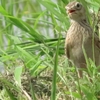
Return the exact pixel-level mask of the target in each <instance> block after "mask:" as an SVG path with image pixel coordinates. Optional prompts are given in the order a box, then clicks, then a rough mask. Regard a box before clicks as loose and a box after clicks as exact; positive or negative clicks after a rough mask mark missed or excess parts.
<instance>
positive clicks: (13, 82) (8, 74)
mask: <svg viewBox="0 0 100 100" xmlns="http://www.w3.org/2000/svg"><path fill="white" fill-rule="evenodd" d="M70 1H71V0H61V1H60V0H55V2H54V1H53V0H17V1H16V0H9V1H7V0H1V1H0V64H1V63H2V65H0V66H2V67H3V69H4V71H5V73H4V74H2V73H1V75H0V82H1V86H0V87H1V90H0V99H2V100H50V99H51V100H76V99H78V100H81V99H83V100H98V98H100V96H99V95H100V86H99V83H100V79H99V72H98V68H99V67H98V68H97V67H96V66H95V64H94V63H93V62H92V61H91V60H89V64H90V65H89V69H88V71H84V77H83V79H78V81H79V82H78V81H77V79H76V78H77V77H76V72H75V68H74V66H71V65H70V64H69V63H68V61H67V59H66V57H65V54H64V39H65V36H66V31H67V29H68V28H69V26H70V23H69V18H68V16H67V14H66V11H65V5H66V4H68V2H70ZM78 1H80V2H81V3H82V4H83V5H84V6H85V8H86V12H87V16H88V19H89V21H90V24H91V26H95V24H97V22H94V23H92V18H91V15H90V13H89V10H93V11H94V13H95V14H97V13H98V9H99V6H100V1H99V0H89V1H87V0H78ZM95 18H96V21H97V20H98V17H97V16H95ZM93 21H95V20H94V19H93ZM88 73H89V74H90V76H91V80H92V83H91V82H90V81H89V80H90V78H89V77H88ZM79 85H80V89H81V91H82V92H83V94H84V95H83V96H82V98H81V96H80V92H79V91H78V90H79Z"/></svg>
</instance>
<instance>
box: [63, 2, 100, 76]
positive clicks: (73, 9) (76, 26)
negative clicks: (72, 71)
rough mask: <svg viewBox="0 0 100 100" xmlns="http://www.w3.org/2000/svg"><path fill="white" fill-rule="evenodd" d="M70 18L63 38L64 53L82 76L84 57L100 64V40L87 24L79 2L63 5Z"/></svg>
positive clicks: (84, 63)
mask: <svg viewBox="0 0 100 100" xmlns="http://www.w3.org/2000/svg"><path fill="white" fill-rule="evenodd" d="M65 9H66V13H67V15H68V17H69V19H70V27H69V29H68V30H67V34H66V38H65V54H66V56H67V58H68V60H70V61H71V62H72V63H73V64H74V65H75V66H76V69H77V70H78V76H79V77H83V71H82V69H86V68H87V67H88V66H87V62H86V57H87V58H88V59H91V60H92V61H93V62H94V63H95V65H96V66H99V65H100V40H99V37H98V36H97V35H96V34H95V33H94V32H93V28H92V27H91V25H90V24H89V21H88V18H87V15H86V9H85V7H84V6H83V5H82V4H81V2H77V1H72V2H70V3H69V4H67V6H65ZM85 54H86V57H85Z"/></svg>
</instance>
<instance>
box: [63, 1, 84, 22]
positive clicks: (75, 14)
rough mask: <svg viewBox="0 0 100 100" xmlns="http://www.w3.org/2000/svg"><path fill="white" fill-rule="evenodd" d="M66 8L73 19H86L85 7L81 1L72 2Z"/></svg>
mask: <svg viewBox="0 0 100 100" xmlns="http://www.w3.org/2000/svg"><path fill="white" fill-rule="evenodd" d="M65 9H66V12H67V14H68V16H69V18H70V19H71V20H75V21H80V20H84V19H86V12H85V8H84V7H83V5H82V4H81V3H80V2H76V1H73V2H70V3H69V4H68V5H67V6H66V7H65Z"/></svg>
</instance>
